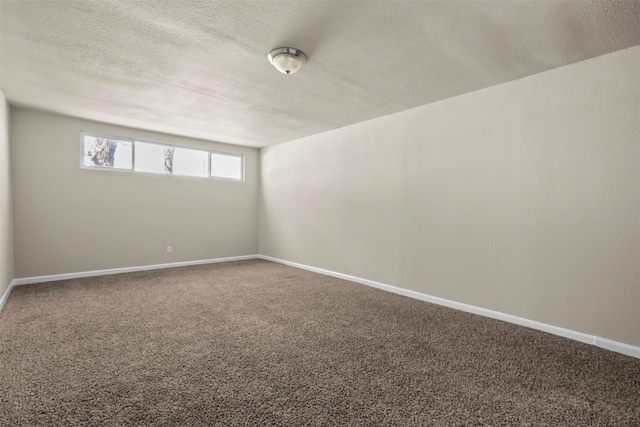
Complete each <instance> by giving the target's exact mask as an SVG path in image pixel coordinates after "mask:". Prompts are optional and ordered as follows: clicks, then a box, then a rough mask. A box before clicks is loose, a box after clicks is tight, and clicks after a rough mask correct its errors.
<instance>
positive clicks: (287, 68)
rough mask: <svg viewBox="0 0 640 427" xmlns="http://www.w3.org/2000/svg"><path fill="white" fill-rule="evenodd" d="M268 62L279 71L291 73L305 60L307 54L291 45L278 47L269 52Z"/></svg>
mask: <svg viewBox="0 0 640 427" xmlns="http://www.w3.org/2000/svg"><path fill="white" fill-rule="evenodd" d="M269 62H271V64H272V65H273V66H274V67H276V69H277V70H278V71H280V72H281V73H283V74H293V73H295V72H296V71H298V70H299V69H300V68H302V66H303V65H304V63H305V62H307V55H305V54H304V52H303V51H301V50H298V49H294V48H292V47H278V48H275V49H273V50H272V51H271V52H269Z"/></svg>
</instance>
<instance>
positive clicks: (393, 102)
mask: <svg viewBox="0 0 640 427" xmlns="http://www.w3.org/2000/svg"><path fill="white" fill-rule="evenodd" d="M639 17H640V2H638V1H608V0H607V1H586V0H585V1H550V2H546V1H545V2H541V1H491V2H489V1H468V2H467V1H458V2H427V1H424V2H408V1H407V2H405V1H363V2H356V1H350V2H346V1H345V2H336V1H286V0H285V1H264V2H254V1H216V2H213V1H208V0H197V1H196V0H189V1H187V0H183V1H178V0H175V1H156V0H148V1H134V0H132V1H126V0H124V1H116V0H101V1H85V0H65V1H48V0H40V1H38V0H35V1H23V0H0V19H1V21H0V37H1V38H0V50H1V52H0V55H1V56H0V61H1V62H0V87H1V88H2V91H3V92H4V93H5V95H6V97H7V99H8V100H9V102H10V103H11V104H14V105H24V106H28V107H33V108H38V109H43V110H48V111H53V112H57V113H62V114H68V115H72V116H77V117H82V118H86V119H92V120H98V121H103V122H107V123H113V124H118V125H122V126H129V127H135V128H141V129H148V130H155V131H159V132H166V133H171V134H177V135H183V136H189V137H195V138H203V139H207V140H214V141H220V142H228V143H233V144H241V145H249V146H254V147H262V146H267V145H271V144H276V143H279V142H284V141H289V140H293V139H297V138H300V137H303V136H307V135H311V134H315V133H319V132H324V131H327V130H331V129H335V128H338V127H342V126H345V125H349V124H352V123H356V122H360V121H363V120H368V119H371V118H374V117H379V116H382V115H386V114H391V113H394V112H398V111H401V110H405V109H408V108H413V107H416V106H419V105H423V104H427V103H430V102H434V101H438V100H441V99H445V98H449V97H452V96H456V95H460V94H462V93H466V92H470V91H474V90H478V89H482V88H485V87H489V86H493V85H497V84H500V83H504V82H507V81H511V80H514V79H518V78H521V77H524V76H528V75H531V74H535V73H539V72H543V71H546V70H549V69H552V68H556V67H560V66H563V65H567V64H571V63H574V62H577V61H581V60H585V59H588V58H592V57H595V56H599V55H603V54H606V53H609V52H613V51H616V50H620V49H624V48H628V47H631V46H635V45H638V44H640V18H639ZM279 46H291V47H295V48H297V49H301V50H302V51H304V52H305V53H306V54H307V55H308V57H309V60H308V62H307V64H306V65H305V66H304V67H303V69H302V70H300V72H299V73H297V74H295V75H293V76H285V75H283V74H280V73H278V72H277V71H276V70H275V69H274V68H273V67H272V66H271V64H269V61H268V60H267V53H268V52H269V51H270V50H272V49H273V48H275V47H279Z"/></svg>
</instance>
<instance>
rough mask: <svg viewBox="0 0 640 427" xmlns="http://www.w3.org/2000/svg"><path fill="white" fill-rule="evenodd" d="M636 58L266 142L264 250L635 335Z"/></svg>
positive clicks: (615, 58) (638, 212) (639, 252)
mask: <svg viewBox="0 0 640 427" xmlns="http://www.w3.org/2000/svg"><path fill="white" fill-rule="evenodd" d="M638 70H640V47H634V48H631V49H627V50H623V51H619V52H616V53H612V54H609V55H606V56H602V57H598V58H594V59H591V60H588V61H584V62H580V63H576V64H573V65H570V66H567V67H563V68H559V69H556V70H552V71H549V72H546V73H542V74H538V75H534V76H531V77H528V78H524V79H521V80H517V81H514V82H510V83H507V84H503V85H500V86H496V87H492V88H488V89H485V90H482V91H478V92H473V93H469V94H466V95H463V96H459V97H456V98H452V99H448V100H445V101H441V102H437V103H434V104H429V105H426V106H422V107H419V108H416V109H412V110H408V111H405V112H402V113H398V114H394V115H391V116H386V117H383V118H379V119H375V120H371V121H368V122H364V123H360V124H356V125H353V126H349V127H345V128H342V129H338V130H335V131H331V132H327V133H323V134H320V135H315V136H312V137H307V138H304V139H300V140H297V141H293V142H289V143H284V144H280V145H276V146H272V147H269V148H266V149H262V150H261V168H262V172H261V175H262V178H261V179H262V184H261V189H262V190H261V195H260V253H261V254H264V255H269V256H273V257H277V258H281V259H285V260H289V261H293V262H298V263H302V264H307V265H311V266H314V267H319V268H324V269H328V270H333V271H337V272H341V273H344V274H349V275H353V276H358V277H362V278H366V279H370V280H375V281H379V282H383V283H387V284H391V285H394V286H399V287H402V288H406V289H410V290H413V291H417V292H422V293H425V294H429V295H434V296H438V297H442V298H447V299H451V300H455V301H459V302H463V303H467V304H471V305H476V306H480V307H484V308H488V309H492V310H497V311H500V312H504V313H509V314H513V315H516V316H520V317H524V318H528V319H532V320H536V321H539V322H543V323H547V324H551V325H555V326H559V327H564V328H568V329H572V330H575V331H580V332H584V333H588V334H592V335H596V336H599V337H604V338H609V339H613V340H616V341H621V342H625V343H628V344H631V345H640V267H639V264H640V222H639V217H640V187H639V183H640V140H639V138H640V121H639V120H638V117H639V116H640V106H639V101H638V100H639V98H640V80H639V76H640V73H638ZM336 102H339V100H336Z"/></svg>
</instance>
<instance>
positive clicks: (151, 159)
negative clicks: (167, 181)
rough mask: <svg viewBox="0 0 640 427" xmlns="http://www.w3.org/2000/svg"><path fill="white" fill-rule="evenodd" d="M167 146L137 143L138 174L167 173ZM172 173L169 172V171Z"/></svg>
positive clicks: (136, 167)
mask: <svg viewBox="0 0 640 427" xmlns="http://www.w3.org/2000/svg"><path fill="white" fill-rule="evenodd" d="M166 148H167V149H168V148H171V147H169V146H166V145H158V144H149V143H148V142H140V141H136V164H135V167H134V170H135V171H136V172H152V173H165V149H166ZM167 172H168V173H170V172H169V171H167Z"/></svg>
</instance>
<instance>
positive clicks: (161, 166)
mask: <svg viewBox="0 0 640 427" xmlns="http://www.w3.org/2000/svg"><path fill="white" fill-rule="evenodd" d="M81 142H82V167H84V168H98V169H120V170H133V171H134V172H147V173H160V174H171V175H184V176H195V177H202V178H206V177H212V178H220V179H227V180H234V181H244V156H243V155H242V154H233V153H221V152H218V151H207V150H199V149H195V148H186V147H178V146H173V145H168V144H160V143H155V142H148V141H139V140H133V139H129V138H123V137H111V136H106V135H98V134H93V133H89V132H82V133H81Z"/></svg>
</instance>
